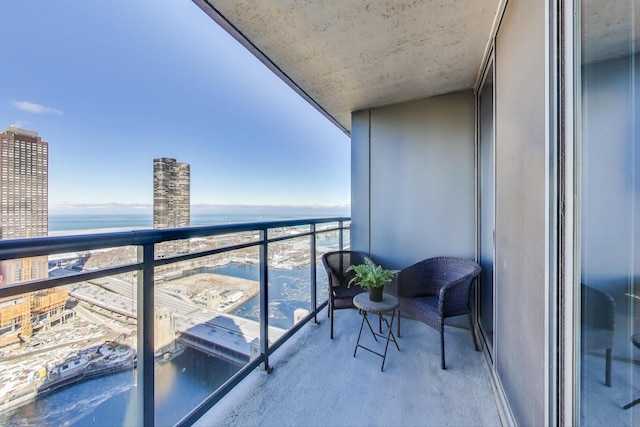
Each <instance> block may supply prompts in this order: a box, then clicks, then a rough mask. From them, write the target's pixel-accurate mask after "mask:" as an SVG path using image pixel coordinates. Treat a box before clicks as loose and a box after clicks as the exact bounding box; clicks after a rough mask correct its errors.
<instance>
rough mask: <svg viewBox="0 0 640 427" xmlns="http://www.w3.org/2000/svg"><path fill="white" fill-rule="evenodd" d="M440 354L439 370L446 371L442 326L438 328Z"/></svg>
mask: <svg viewBox="0 0 640 427" xmlns="http://www.w3.org/2000/svg"><path fill="white" fill-rule="evenodd" d="M440 354H441V356H442V358H441V361H440V368H442V369H447V368H445V366H444V325H443V326H441V327H440Z"/></svg>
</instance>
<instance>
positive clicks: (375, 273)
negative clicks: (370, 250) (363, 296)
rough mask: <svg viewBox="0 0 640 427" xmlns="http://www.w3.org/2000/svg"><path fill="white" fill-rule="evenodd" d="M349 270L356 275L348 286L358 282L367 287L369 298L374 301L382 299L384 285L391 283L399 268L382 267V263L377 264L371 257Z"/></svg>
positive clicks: (359, 284)
mask: <svg viewBox="0 0 640 427" xmlns="http://www.w3.org/2000/svg"><path fill="white" fill-rule="evenodd" d="M347 271H353V272H354V273H355V276H353V278H352V279H351V280H350V281H349V283H348V285H347V286H349V287H350V286H351V285H352V284H356V285H358V286H362V287H363V288H367V291H368V292H369V299H370V300H371V301H374V302H380V301H382V293H383V291H384V285H386V284H387V283H390V282H391V280H393V276H395V274H396V273H397V272H398V271H399V270H388V269H385V268H382V266H381V265H376V264H375V263H374V262H373V261H371V260H370V259H369V258H365V259H364V264H360V265H352V266H350V267H349V268H348V269H347Z"/></svg>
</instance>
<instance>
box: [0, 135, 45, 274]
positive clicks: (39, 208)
mask: <svg viewBox="0 0 640 427" xmlns="http://www.w3.org/2000/svg"><path fill="white" fill-rule="evenodd" d="M48 199H49V144H48V143H47V142H45V141H43V140H42V139H41V138H40V137H39V136H38V133H37V132H34V131H31V130H26V129H20V128H16V127H8V128H6V129H4V131H3V132H2V134H0V239H24V238H27V237H44V236H47V235H48V232H49V210H48V209H49V208H48V206H49V201H48ZM47 267H48V265H47V257H46V256H42V257H35V258H25V259H16V260H7V261H2V262H0V274H1V275H2V277H1V278H0V285H2V284H4V285H7V284H11V283H16V282H21V281H24V280H32V279H40V278H45V277H47V275H48V272H47V270H48V268H47Z"/></svg>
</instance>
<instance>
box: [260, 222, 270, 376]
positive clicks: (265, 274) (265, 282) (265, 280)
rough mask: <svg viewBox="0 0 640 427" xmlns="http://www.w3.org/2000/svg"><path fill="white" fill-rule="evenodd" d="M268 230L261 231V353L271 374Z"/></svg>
mask: <svg viewBox="0 0 640 427" xmlns="http://www.w3.org/2000/svg"><path fill="white" fill-rule="evenodd" d="M267 238H268V236H267V229H266V228H263V229H262V230H260V240H261V244H260V352H261V353H262V355H263V356H264V370H265V371H267V372H269V371H271V367H270V366H269V248H268V247H267Z"/></svg>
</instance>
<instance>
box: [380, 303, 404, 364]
mask: <svg viewBox="0 0 640 427" xmlns="http://www.w3.org/2000/svg"><path fill="white" fill-rule="evenodd" d="M395 317H396V312H395V310H394V311H393V313H392V314H391V323H389V322H388V321H387V319H384V323H386V324H387V327H388V328H389V332H388V333H387V344H386V345H385V346H384V355H383V356H382V366H381V367H380V371H384V362H386V360H387V350H389V340H390V339H393V342H394V343H395V345H396V348H397V349H398V351H400V347H399V346H398V342H397V341H396V337H394V336H393V331H392V330H391V328H392V326H393V319H394V318H395Z"/></svg>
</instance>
